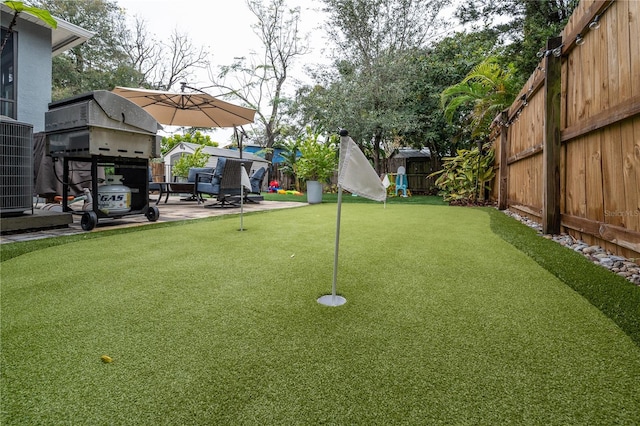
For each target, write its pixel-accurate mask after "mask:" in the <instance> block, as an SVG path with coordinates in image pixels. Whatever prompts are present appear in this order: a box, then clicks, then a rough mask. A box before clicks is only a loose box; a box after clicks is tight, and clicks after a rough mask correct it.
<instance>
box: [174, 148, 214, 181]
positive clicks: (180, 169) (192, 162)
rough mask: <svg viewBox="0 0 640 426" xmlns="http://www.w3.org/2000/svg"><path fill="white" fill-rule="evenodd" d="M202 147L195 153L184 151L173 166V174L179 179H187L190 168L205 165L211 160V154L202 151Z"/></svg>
mask: <svg viewBox="0 0 640 426" xmlns="http://www.w3.org/2000/svg"><path fill="white" fill-rule="evenodd" d="M202 148H203V147H202V146H200V147H198V148H197V149H196V150H195V151H194V152H193V154H185V153H182V155H181V156H180V158H179V159H178V161H176V162H175V163H173V165H172V166H171V174H172V175H173V176H175V177H176V178H178V179H179V180H182V181H186V180H187V176H189V169H190V168H192V167H204V166H205V165H206V164H207V161H209V154H206V153H204V152H202Z"/></svg>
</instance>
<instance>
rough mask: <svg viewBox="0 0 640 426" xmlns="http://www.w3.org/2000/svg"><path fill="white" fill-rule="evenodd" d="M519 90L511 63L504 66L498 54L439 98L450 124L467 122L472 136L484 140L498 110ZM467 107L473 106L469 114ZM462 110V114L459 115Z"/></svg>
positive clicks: (511, 99)
mask: <svg viewBox="0 0 640 426" xmlns="http://www.w3.org/2000/svg"><path fill="white" fill-rule="evenodd" d="M517 90H519V87H518V86H517V83H516V81H515V77H514V69H513V67H512V66H511V65H509V66H507V67H504V68H503V67H502V66H501V65H500V63H499V62H498V58H497V57H495V56H492V57H489V58H487V59H485V60H484V61H483V62H481V63H480V64H478V65H477V66H476V67H475V68H474V69H473V70H472V71H471V72H470V73H469V74H467V76H466V77H465V78H464V79H463V80H462V81H461V82H460V83H458V84H455V85H453V86H450V87H448V88H446V89H445V90H444V91H443V92H442V94H441V97H440V100H441V105H442V108H443V109H444V114H445V117H446V119H447V121H448V122H449V123H452V122H454V121H455V120H456V119H458V120H460V121H462V122H466V124H467V125H469V126H470V128H471V136H472V137H473V138H476V139H481V140H482V139H484V138H485V137H486V136H487V135H488V133H489V126H490V125H491V122H492V121H493V119H494V118H495V117H496V116H497V115H498V113H499V112H500V111H502V110H504V109H505V108H507V107H508V106H509V105H511V103H512V102H513V100H514V98H515V94H516V93H517ZM464 107H470V108H471V111H470V112H469V113H468V114H465V113H464ZM460 111H463V113H462V114H459V112H460Z"/></svg>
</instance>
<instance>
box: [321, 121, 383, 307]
mask: <svg viewBox="0 0 640 426" xmlns="http://www.w3.org/2000/svg"><path fill="white" fill-rule="evenodd" d="M343 188H344V189H346V190H347V191H349V192H351V193H352V194H357V195H359V196H362V197H365V198H369V199H370V200H375V201H385V200H386V198H387V189H386V188H385V187H384V185H383V184H382V182H381V181H380V177H378V174H377V173H376V171H375V170H374V169H373V167H371V164H370V163H369V160H368V159H367V157H365V155H364V154H363V153H362V151H360V148H358V146H357V145H356V144H355V142H353V140H352V139H351V138H350V137H349V133H348V132H347V131H346V130H340V159H339V161H338V211H337V215H336V216H337V218H336V242H335V251H334V255H333V283H332V286H331V294H327V295H324V296H321V297H320V298H318V303H320V304H322V305H326V306H341V305H344V304H345V303H347V299H345V298H344V297H342V296H338V295H337V294H336V293H337V287H338V284H337V282H338V251H339V248H340V218H341V215H342V191H343Z"/></svg>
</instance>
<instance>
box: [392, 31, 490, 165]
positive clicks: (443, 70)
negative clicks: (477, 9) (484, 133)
mask: <svg viewBox="0 0 640 426" xmlns="http://www.w3.org/2000/svg"><path fill="white" fill-rule="evenodd" d="M501 49H502V46H501V44H500V34H499V33H498V32H497V31H495V30H493V29H485V30H481V31H474V32H468V33H467V32H459V33H454V34H452V35H451V36H449V37H446V38H444V39H442V40H440V41H439V42H438V43H436V44H434V45H433V46H431V47H429V48H427V49H423V50H420V51H419V52H416V55H415V56H414V57H413V59H412V62H411V70H412V74H413V75H414V76H415V77H414V78H413V79H410V80H409V87H408V93H409V96H408V98H407V100H406V104H405V108H408V109H411V110H412V111H413V112H414V114H416V116H417V117H418V125H417V126H416V127H414V128H412V129H410V130H409V131H407V132H406V133H404V134H403V135H402V136H403V142H404V143H405V144H406V145H411V146H413V147H415V148H422V147H424V146H427V147H428V148H429V150H430V152H431V167H432V169H433V170H436V169H438V168H439V167H440V160H441V159H442V158H443V157H445V156H449V155H451V154H452V153H454V152H456V150H457V149H459V148H467V147H468V146H470V144H471V142H472V138H471V134H470V133H471V132H470V131H469V129H468V128H467V126H465V125H463V123H460V122H448V121H447V119H446V117H445V115H444V111H443V110H442V108H441V105H440V94H441V93H442V91H443V90H445V89H446V88H447V87H449V86H452V85H454V84H457V83H459V82H460V81H461V80H463V79H464V78H465V77H466V75H467V74H468V73H469V72H470V71H471V70H473V68H474V67H475V66H477V65H478V64H479V63H481V62H482V61H483V60H484V59H485V58H486V57H487V56H490V55H492V54H496V55H497V54H499V53H500V52H501ZM469 109H470V108H469Z"/></svg>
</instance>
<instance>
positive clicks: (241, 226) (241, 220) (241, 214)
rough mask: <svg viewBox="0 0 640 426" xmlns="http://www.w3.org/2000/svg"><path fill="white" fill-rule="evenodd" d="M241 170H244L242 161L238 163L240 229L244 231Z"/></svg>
mask: <svg viewBox="0 0 640 426" xmlns="http://www.w3.org/2000/svg"><path fill="white" fill-rule="evenodd" d="M242 170H244V163H241V164H240V231H244V229H243V223H242V222H243V218H244V185H243V184H242Z"/></svg>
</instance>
